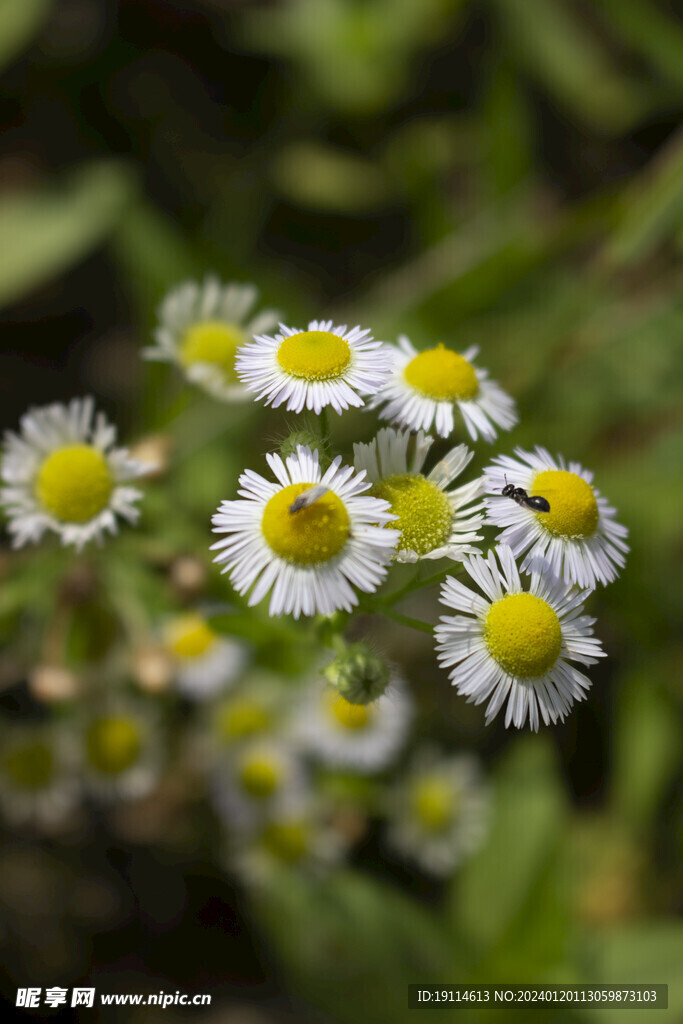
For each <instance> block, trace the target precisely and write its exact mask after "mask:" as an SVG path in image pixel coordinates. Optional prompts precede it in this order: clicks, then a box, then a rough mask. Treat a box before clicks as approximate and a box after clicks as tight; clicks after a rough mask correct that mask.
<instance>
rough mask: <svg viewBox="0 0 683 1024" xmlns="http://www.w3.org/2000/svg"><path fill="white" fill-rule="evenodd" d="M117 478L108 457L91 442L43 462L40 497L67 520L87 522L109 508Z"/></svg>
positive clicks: (38, 483) (48, 508) (58, 516)
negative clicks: (111, 469) (109, 464)
mask: <svg viewBox="0 0 683 1024" xmlns="http://www.w3.org/2000/svg"><path fill="white" fill-rule="evenodd" d="M113 487H114V481H113V479H112V475H111V472H110V469H109V466H108V464H107V460H106V458H105V457H104V455H103V454H102V452H100V451H98V449H97V448H92V447H91V446H90V445H88V444H74V445H69V446H68V447H66V448H59V449H58V450H57V451H56V452H53V453H52V455H48V457H47V458H46V459H45V461H44V462H43V464H42V466H41V467H40V469H39V470H38V476H37V478H36V488H35V491H36V498H37V499H38V501H39V503H40V504H41V505H42V506H43V508H44V509H45V510H46V511H47V512H50V513H51V515H53V516H54V517H55V519H59V520H60V521H61V522H63V523H87V521H88V520H89V519H92V518H93V516H96V515H97V514H98V512H101V511H102V509H104V508H106V507H107V502H108V501H109V497H110V495H111V492H112V490H113Z"/></svg>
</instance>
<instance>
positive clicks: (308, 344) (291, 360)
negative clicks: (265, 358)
mask: <svg viewBox="0 0 683 1024" xmlns="http://www.w3.org/2000/svg"><path fill="white" fill-rule="evenodd" d="M277 361H278V363H279V364H280V366H281V367H282V369H283V370H284V371H285V373H289V374H291V376H292V377H301V378H302V379H303V380H334V379H335V377H340V376H341V375H342V373H343V372H344V370H345V369H346V368H347V366H348V365H349V363H350V362H351V349H350V348H349V343H348V342H347V341H344V339H343V338H340V337H339V335H338V334H333V333H332V332H331V331H301V332H300V333H299V334H292V335H290V337H289V338H285V339H284V341H283V342H282V343H281V345H280V347H279V349H278V350H277Z"/></svg>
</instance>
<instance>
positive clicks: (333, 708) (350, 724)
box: [328, 693, 372, 732]
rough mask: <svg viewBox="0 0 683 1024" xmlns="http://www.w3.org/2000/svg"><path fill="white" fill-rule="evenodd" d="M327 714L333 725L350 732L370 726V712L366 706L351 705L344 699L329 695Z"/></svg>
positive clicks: (332, 694)
mask: <svg viewBox="0 0 683 1024" xmlns="http://www.w3.org/2000/svg"><path fill="white" fill-rule="evenodd" d="M328 699H329V712H330V715H331V717H332V720H333V721H334V723H335V725H341V726H342V728H343V729H348V730H349V731H350V732H358V731H359V730H360V729H366V728H367V727H368V725H369V724H370V720H371V715H372V711H371V709H370V708H369V707H368V705H367V704H351V703H350V701H348V700H346V698H345V697H338V696H337V695H336V694H334V693H331V694H329V697H328Z"/></svg>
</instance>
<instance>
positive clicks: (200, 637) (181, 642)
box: [166, 612, 216, 660]
mask: <svg viewBox="0 0 683 1024" xmlns="http://www.w3.org/2000/svg"><path fill="white" fill-rule="evenodd" d="M215 641H216V634H215V633H214V631H213V630H212V629H211V627H210V626H209V625H208V623H207V622H206V621H205V620H204V619H203V618H202V617H201V615H197V613H196V612H189V613H188V614H187V615H179V616H178V617H177V618H175V619H173V621H172V622H170V623H169V625H168V627H167V634H166V642H167V644H168V647H169V649H170V650H171V651H172V653H173V654H174V655H175V656H176V658H186V659H190V660H191V659H192V658H201V657H202V655H203V654H206V652H207V651H208V649H209V648H210V647H211V646H212V644H214V643H215Z"/></svg>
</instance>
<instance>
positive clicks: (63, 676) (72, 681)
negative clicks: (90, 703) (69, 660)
mask: <svg viewBox="0 0 683 1024" xmlns="http://www.w3.org/2000/svg"><path fill="white" fill-rule="evenodd" d="M28 686H29V690H30V691H31V693H32V694H33V696H34V697H35V698H36V699H37V700H42V701H45V702H46V703H48V704H49V703H51V702H52V701H59V700H69V698H71V697H75V696H76V694H77V693H78V690H79V685H78V677H77V676H76V675H75V674H74V673H73V672H72V671H71V670H70V669H68V668H64V667H63V666H62V665H36V666H34V668H32V669H31V670H30V672H29V673H28Z"/></svg>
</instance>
